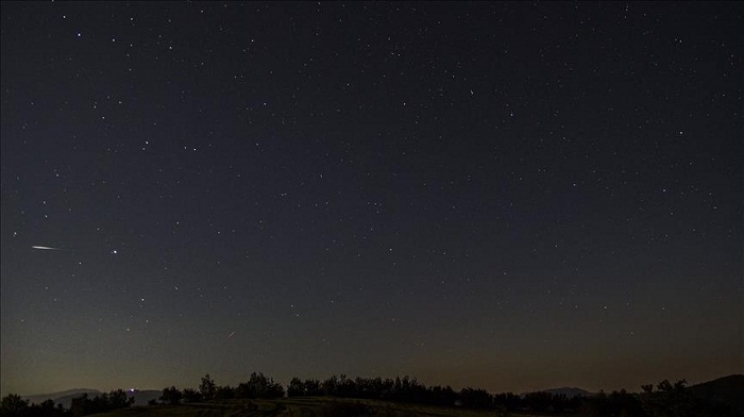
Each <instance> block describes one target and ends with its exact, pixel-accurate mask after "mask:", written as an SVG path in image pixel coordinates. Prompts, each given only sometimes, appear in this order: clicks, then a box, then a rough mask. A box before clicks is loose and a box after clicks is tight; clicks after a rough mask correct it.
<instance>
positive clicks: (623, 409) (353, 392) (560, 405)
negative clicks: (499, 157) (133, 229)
mask: <svg viewBox="0 0 744 417" xmlns="http://www.w3.org/2000/svg"><path fill="white" fill-rule="evenodd" d="M685 384H686V382H685V381H684V380H682V381H678V382H676V383H674V384H672V383H670V382H669V381H663V382H661V383H659V384H657V385H656V386H654V385H644V386H642V392H641V393H637V394H634V393H628V392H626V391H624V390H622V391H614V392H612V393H610V394H606V393H604V392H600V393H599V394H595V395H592V396H589V397H583V396H578V397H572V398H568V397H567V396H566V395H563V394H553V393H549V392H542V391H541V392H531V393H528V394H525V395H516V394H513V393H502V394H491V393H489V392H487V391H486V390H483V389H478V388H471V387H467V388H463V389H461V390H459V391H455V390H454V389H452V387H450V386H441V385H436V386H426V385H425V384H423V383H421V382H419V381H417V380H416V379H412V378H409V377H407V376H404V377H403V378H400V377H396V378H392V379H391V378H386V379H382V378H360V377H357V378H353V379H352V378H348V377H347V376H346V375H341V376H338V377H337V376H335V375H334V376H331V377H329V378H327V379H325V380H323V381H321V380H318V379H304V380H303V379H300V378H296V377H295V378H292V379H291V380H290V382H289V384H288V385H287V386H286V389H285V387H284V386H282V385H281V384H278V383H276V382H274V380H273V379H272V378H270V377H267V376H265V375H264V374H263V373H255V372H254V373H252V374H251V375H250V378H249V379H248V381H246V382H241V383H239V384H238V385H236V386H230V385H217V384H216V383H215V381H214V379H213V378H212V377H210V375H209V374H207V375H205V376H203V377H202V378H201V383H200V384H199V386H198V388H196V389H192V388H186V389H183V390H181V389H178V388H176V387H175V386H171V387H166V388H164V389H163V391H162V395H161V396H160V398H159V400H160V401H159V402H158V401H155V400H153V401H151V403H150V405H151V406H155V405H160V404H168V405H178V404H185V403H204V402H210V401H218V400H241V399H242V400H250V399H271V398H283V397H285V396H286V397H303V396H316V397H317V396H332V397H339V398H356V399H374V400H383V401H392V402H401V403H410V404H422V405H431V406H442V407H458V408H467V409H473V410H488V411H493V412H494V413H495V415H497V416H508V415H512V414H514V413H540V414H546V413H547V414H552V415H572V416H578V417H599V416H602V417H713V416H715V417H724V416H733V415H734V414H732V413H731V411H729V410H728V408H727V407H726V406H725V405H722V404H712V403H708V402H705V401H703V400H700V399H698V398H697V397H695V396H693V395H692V393H691V392H690V391H689V390H687V389H686V387H685ZM133 401H134V399H133V398H128V396H127V394H126V393H125V392H124V391H122V390H115V391H111V392H110V393H107V394H106V393H104V394H100V395H97V396H95V397H93V398H89V397H88V395H87V394H84V395H82V396H80V397H78V398H75V399H73V400H72V404H71V407H70V409H65V408H63V407H62V406H61V405H56V406H55V404H54V402H53V401H52V400H47V401H44V402H43V403H41V404H29V402H28V400H23V399H22V398H21V397H20V396H18V395H14V394H10V395H8V396H6V397H4V398H3V399H2V404H1V407H0V411H1V413H0V414H2V416H6V415H7V416H14V417H15V416H23V417H36V416H44V417H58V416H59V417H62V416H64V417H77V416H84V415H88V414H94V413H101V412H106V411H111V410H115V409H119V408H126V407H129V406H131V405H132V403H133Z"/></svg>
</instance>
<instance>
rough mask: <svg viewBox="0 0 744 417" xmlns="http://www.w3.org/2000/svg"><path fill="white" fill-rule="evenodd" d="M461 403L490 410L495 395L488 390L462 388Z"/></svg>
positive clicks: (478, 408) (464, 405) (467, 406)
mask: <svg viewBox="0 0 744 417" xmlns="http://www.w3.org/2000/svg"><path fill="white" fill-rule="evenodd" d="M460 403H461V404H462V406H463V407H465V408H473V409H476V410H489V409H491V408H492V407H493V396H492V395H491V394H489V393H488V392H487V391H486V390H482V389H475V388H470V387H468V388H463V389H462V390H460Z"/></svg>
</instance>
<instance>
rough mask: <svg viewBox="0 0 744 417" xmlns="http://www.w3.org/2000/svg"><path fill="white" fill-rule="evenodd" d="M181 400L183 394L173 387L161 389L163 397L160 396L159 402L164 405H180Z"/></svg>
mask: <svg viewBox="0 0 744 417" xmlns="http://www.w3.org/2000/svg"><path fill="white" fill-rule="evenodd" d="M182 399H183V393H182V392H181V391H180V390H179V389H178V388H176V387H174V386H171V387H169V388H163V395H161V396H160V401H162V402H164V403H166V404H180V403H181V400H182Z"/></svg>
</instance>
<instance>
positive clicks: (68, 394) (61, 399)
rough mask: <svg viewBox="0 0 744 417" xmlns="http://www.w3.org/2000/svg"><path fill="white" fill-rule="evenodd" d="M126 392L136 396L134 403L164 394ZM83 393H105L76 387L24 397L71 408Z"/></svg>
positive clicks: (130, 395) (31, 400) (160, 392)
mask: <svg viewBox="0 0 744 417" xmlns="http://www.w3.org/2000/svg"><path fill="white" fill-rule="evenodd" d="M126 393H127V397H129V398H134V405H147V403H148V402H149V401H150V400H157V399H158V398H160V396H161V395H162V394H163V392H162V391H160V390H127V391H126ZM83 394H88V397H95V396H96V395H101V394H103V392H102V391H99V390H97V389H92V388H75V389H68V390H65V391H59V392H52V393H49V394H36V395H27V396H24V397H23V398H24V399H26V400H29V401H30V402H31V403H33V404H41V403H43V402H44V401H46V400H52V401H54V403H55V404H62V406H63V407H65V408H70V405H71V404H72V400H73V399H74V398H78V397H80V396H82V395H83Z"/></svg>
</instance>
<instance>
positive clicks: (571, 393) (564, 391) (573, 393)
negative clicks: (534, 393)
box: [540, 387, 594, 398]
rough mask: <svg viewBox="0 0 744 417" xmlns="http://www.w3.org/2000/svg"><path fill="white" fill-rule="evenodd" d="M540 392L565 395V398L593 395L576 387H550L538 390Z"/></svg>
mask: <svg viewBox="0 0 744 417" xmlns="http://www.w3.org/2000/svg"><path fill="white" fill-rule="evenodd" d="M540 392H547V393H550V394H553V395H565V396H566V397H567V398H575V397H590V396H592V395H594V393H592V392H589V391H587V390H585V389H581V388H576V387H560V388H550V389H543V390H540Z"/></svg>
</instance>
